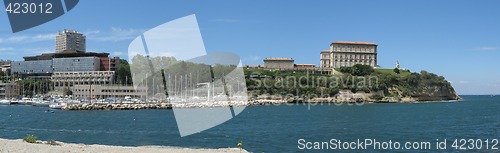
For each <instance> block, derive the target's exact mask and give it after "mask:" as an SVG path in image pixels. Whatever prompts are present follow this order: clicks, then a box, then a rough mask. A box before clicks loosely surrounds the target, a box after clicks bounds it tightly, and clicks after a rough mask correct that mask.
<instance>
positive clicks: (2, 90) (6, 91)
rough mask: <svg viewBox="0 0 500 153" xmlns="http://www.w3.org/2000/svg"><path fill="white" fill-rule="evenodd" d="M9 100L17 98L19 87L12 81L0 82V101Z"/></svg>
mask: <svg viewBox="0 0 500 153" xmlns="http://www.w3.org/2000/svg"><path fill="white" fill-rule="evenodd" d="M10 98H19V86H18V85H17V83H16V82H14V81H11V82H2V81H0V99H10Z"/></svg>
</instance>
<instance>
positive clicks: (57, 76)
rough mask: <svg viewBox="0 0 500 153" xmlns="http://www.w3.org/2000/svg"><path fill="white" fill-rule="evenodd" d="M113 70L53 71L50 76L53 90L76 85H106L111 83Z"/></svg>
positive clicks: (113, 74)
mask: <svg viewBox="0 0 500 153" xmlns="http://www.w3.org/2000/svg"><path fill="white" fill-rule="evenodd" d="M114 76H115V72H114V71H80V72H74V71H68V72H54V73H53V74H52V76H51V78H50V79H51V80H52V84H53V88H54V90H59V91H62V90H64V89H70V88H71V87H74V86H76V85H91V84H92V85H106V84H113V83H114V82H115V80H114Z"/></svg>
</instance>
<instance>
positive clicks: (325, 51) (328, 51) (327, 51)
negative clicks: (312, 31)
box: [321, 50, 332, 53]
mask: <svg viewBox="0 0 500 153" xmlns="http://www.w3.org/2000/svg"><path fill="white" fill-rule="evenodd" d="M321 52H322V53H330V52H332V51H330V50H322V51H321Z"/></svg>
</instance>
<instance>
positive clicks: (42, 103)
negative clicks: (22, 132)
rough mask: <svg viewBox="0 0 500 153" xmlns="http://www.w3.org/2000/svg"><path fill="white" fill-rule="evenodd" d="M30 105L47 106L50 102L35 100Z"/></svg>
mask: <svg viewBox="0 0 500 153" xmlns="http://www.w3.org/2000/svg"><path fill="white" fill-rule="evenodd" d="M32 105H33V106H37V107H49V105H50V103H49V101H36V102H33V104H32Z"/></svg>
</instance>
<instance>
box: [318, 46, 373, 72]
mask: <svg viewBox="0 0 500 153" xmlns="http://www.w3.org/2000/svg"><path fill="white" fill-rule="evenodd" d="M377 46H378V45H377V44H375V43H372V42H352V41H336V42H332V43H331V44H330V49H329V50H323V51H321V53H320V68H340V67H343V66H353V65H355V64H362V65H370V66H372V67H377Z"/></svg>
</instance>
